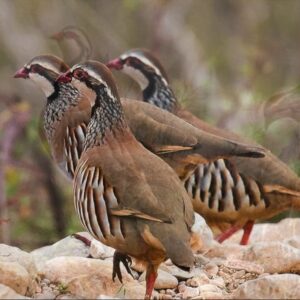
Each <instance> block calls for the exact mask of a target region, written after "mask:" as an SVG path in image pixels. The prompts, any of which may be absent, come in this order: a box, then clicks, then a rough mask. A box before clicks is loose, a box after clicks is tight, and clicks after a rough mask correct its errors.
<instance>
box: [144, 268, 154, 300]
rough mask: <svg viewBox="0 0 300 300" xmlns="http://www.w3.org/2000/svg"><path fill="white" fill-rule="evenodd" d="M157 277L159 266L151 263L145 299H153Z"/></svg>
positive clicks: (147, 276)
mask: <svg viewBox="0 0 300 300" xmlns="http://www.w3.org/2000/svg"><path fill="white" fill-rule="evenodd" d="M156 278H157V267H155V266H153V265H149V266H148V268H147V273H146V294H145V299H151V295H152V291H153V288H154V283H155V280H156Z"/></svg>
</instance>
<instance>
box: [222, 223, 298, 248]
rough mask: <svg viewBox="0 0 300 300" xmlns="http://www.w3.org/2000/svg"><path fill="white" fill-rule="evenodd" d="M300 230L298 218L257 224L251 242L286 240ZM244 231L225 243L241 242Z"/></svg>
mask: <svg viewBox="0 0 300 300" xmlns="http://www.w3.org/2000/svg"><path fill="white" fill-rule="evenodd" d="M299 232H300V220H299V219H298V218H286V219H283V220H282V221H280V222H278V223H276V224H273V223H272V224H270V223H265V224H255V225H254V227H253V230H252V232H251V235H250V239H249V244H253V245H254V244H257V243H259V242H272V241H284V240H286V239H291V238H292V237H294V236H297V235H298V233H299ZM242 234H243V231H242V230H240V231H239V232H237V233H236V234H234V235H233V236H231V237H230V238H229V239H228V240H226V241H225V242H224V243H225V244H229V243H239V242H240V240H241V237H242Z"/></svg>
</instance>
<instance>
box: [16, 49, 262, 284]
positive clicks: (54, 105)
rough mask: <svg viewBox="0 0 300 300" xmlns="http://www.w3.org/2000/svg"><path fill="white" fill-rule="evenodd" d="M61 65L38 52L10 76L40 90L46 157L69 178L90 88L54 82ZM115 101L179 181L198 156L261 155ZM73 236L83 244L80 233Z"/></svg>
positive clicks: (163, 114) (136, 104)
mask: <svg viewBox="0 0 300 300" xmlns="http://www.w3.org/2000/svg"><path fill="white" fill-rule="evenodd" d="M62 69H63V70H66V69H68V67H67V65H66V64H65V63H63V61H62V60H60V59H59V58H58V57H55V56H49V55H45V56H38V57H35V58H33V59H32V60H31V61H30V62H29V63H27V64H26V65H25V66H24V67H23V68H21V69H20V70H19V71H18V72H17V73H16V75H15V77H17V78H30V79H31V80H33V81H34V82H35V83H36V84H37V85H38V86H40V87H41V89H42V90H43V92H44V93H45V95H46V97H47V103H46V107H45V109H44V118H43V123H44V129H45V132H46V136H47V139H48V142H49V145H50V148H51V152H52V156H53V158H54V160H55V162H56V164H57V165H58V166H59V167H60V169H61V170H62V171H63V172H64V173H65V174H67V175H68V177H69V178H70V179H73V177H74V172H75V169H76V166H77V163H78V160H79V158H80V156H81V153H82V150H83V142H84V140H85V136H86V130H87V125H88V123H89V121H90V115H91V105H90V101H89V98H90V97H91V91H90V90H83V91H80V92H79V91H78V89H76V88H75V87H74V86H73V85H72V83H67V82H66V83H64V82H57V81H56V80H55V79H56V78H57V77H58V76H59V75H60V72H61V70H62ZM121 102H122V104H123V108H124V112H125V116H126V119H127V123H128V124H129V126H130V128H131V130H132V131H133V133H134V135H135V137H136V138H137V139H138V140H139V141H140V142H141V143H142V144H143V145H144V146H145V147H146V148H148V149H149V150H151V151H153V152H154V153H156V154H160V155H161V156H162V158H164V160H166V161H167V162H168V163H169V164H170V165H171V166H172V167H173V168H174V169H175V170H176V172H177V174H178V175H179V176H180V178H182V180H184V178H185V177H186V176H187V174H189V172H190V170H193V168H194V166H196V165H197V163H198V162H199V161H203V162H207V161H210V160H215V159H216V158H218V157H229V156H232V155H241V156H255V157H262V156H263V155H264V151H262V149H260V148H257V147H252V146H251V147H248V146H246V145H242V144H239V143H233V142H231V141H229V140H226V139H223V138H217V137H215V136H213V135H210V134H206V133H205V132H203V131H201V130H198V129H196V128H195V127H193V126H191V125H189V124H188V123H186V122H185V121H183V120H181V119H179V118H177V117H176V116H174V115H172V114H170V113H168V112H167V111H164V110H161V109H159V108H157V107H155V106H153V105H150V104H147V103H143V102H141V101H134V100H126V99H123V100H122V101H121ZM76 237H77V238H79V239H81V240H82V241H83V242H85V243H86V244H88V241H86V240H84V239H82V237H80V236H76ZM120 261H122V262H123V263H124V265H125V267H126V269H127V270H129V268H128V266H127V261H128V257H124V256H122V255H119V254H118V253H116V254H115V256H114V271H113V278H114V277H115V276H116V275H117V276H118V278H119V279H120V281H122V276H121V273H120V268H119V263H120Z"/></svg>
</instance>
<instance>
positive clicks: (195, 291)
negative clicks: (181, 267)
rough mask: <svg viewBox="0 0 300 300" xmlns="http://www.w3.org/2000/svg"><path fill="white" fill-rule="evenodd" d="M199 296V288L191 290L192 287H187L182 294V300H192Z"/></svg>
mask: <svg viewBox="0 0 300 300" xmlns="http://www.w3.org/2000/svg"><path fill="white" fill-rule="evenodd" d="M199 294H200V290H199V288H193V287H190V286H187V287H186V288H185V289H184V291H183V293H182V298H183V299H187V298H194V297H197V296H199Z"/></svg>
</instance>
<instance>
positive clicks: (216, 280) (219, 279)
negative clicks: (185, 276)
mask: <svg viewBox="0 0 300 300" xmlns="http://www.w3.org/2000/svg"><path fill="white" fill-rule="evenodd" d="M210 283H211V284H214V285H215V286H217V287H219V288H221V289H223V288H225V282H224V279H223V278H222V277H216V278H214V279H211V280H210Z"/></svg>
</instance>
